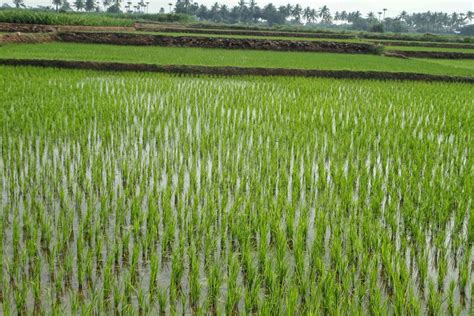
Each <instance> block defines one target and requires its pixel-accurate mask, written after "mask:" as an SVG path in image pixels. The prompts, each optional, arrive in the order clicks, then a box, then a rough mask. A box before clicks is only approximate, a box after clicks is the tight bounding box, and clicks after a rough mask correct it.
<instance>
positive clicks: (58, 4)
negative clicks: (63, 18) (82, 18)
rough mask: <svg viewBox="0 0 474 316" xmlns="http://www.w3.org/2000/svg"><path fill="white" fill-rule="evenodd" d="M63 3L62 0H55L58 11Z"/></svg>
mask: <svg viewBox="0 0 474 316" xmlns="http://www.w3.org/2000/svg"><path fill="white" fill-rule="evenodd" d="M62 3H63V2H62V0H53V4H54V5H55V6H56V12H58V10H59V7H60V6H61V4H62Z"/></svg>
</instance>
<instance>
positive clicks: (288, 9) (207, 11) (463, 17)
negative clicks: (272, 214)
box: [13, 0, 474, 33]
mask: <svg viewBox="0 0 474 316" xmlns="http://www.w3.org/2000/svg"><path fill="white" fill-rule="evenodd" d="M71 1H73V2H72V4H70V3H69V2H68V0H52V3H53V5H54V9H55V10H56V11H58V10H61V11H71V10H76V11H86V12H91V11H99V10H100V7H101V5H102V10H104V11H107V12H111V13H120V12H123V11H125V12H126V13H134V12H136V13H145V12H146V13H148V6H149V2H148V1H145V0H138V1H137V2H135V3H133V2H132V1H131V0H129V1H128V2H125V3H122V1H121V0H71ZM13 3H14V5H15V6H16V7H17V8H20V7H24V0H13ZM169 7H170V8H169V12H171V11H172V10H173V8H172V7H173V3H169ZM173 11H174V13H180V14H187V15H191V16H194V17H196V18H197V19H198V20H200V21H209V22H214V23H226V24H237V23H238V24H267V25H269V26H273V25H286V24H289V25H307V26H318V27H330V28H341V29H353V30H362V31H374V32H384V31H389V32H396V33H402V32H420V33H421V32H422V33H428V32H430V33H453V32H455V31H457V30H459V29H461V28H462V27H464V26H466V25H468V24H470V23H471V22H472V19H473V17H474V13H473V12H472V11H468V12H466V13H464V12H462V13H456V12H453V13H451V14H448V13H445V12H431V11H427V12H422V13H411V14H410V13H408V12H406V11H402V12H400V14H398V15H397V16H395V17H386V12H387V9H386V8H383V9H381V10H379V11H377V12H369V13H367V14H365V15H364V14H362V13H361V12H360V11H352V12H347V11H336V12H334V14H333V13H332V12H331V10H330V9H329V7H328V6H327V5H323V6H321V7H319V8H317V9H315V8H311V7H306V8H304V7H302V6H301V5H299V4H296V5H292V4H287V5H281V6H278V7H277V6H275V5H274V4H273V3H268V4H266V5H265V6H263V7H260V6H259V5H258V4H257V3H256V1H255V0H250V1H249V2H246V1H245V0H239V2H238V3H237V5H235V6H232V7H230V6H227V5H225V4H219V3H217V2H216V3H214V4H213V5H212V6H211V7H209V8H208V7H207V6H205V5H203V4H199V3H197V2H193V1H192V0H178V1H177V2H176V4H175V5H174V10H173ZM160 13H165V9H164V8H161V9H160ZM471 26H472V25H471Z"/></svg>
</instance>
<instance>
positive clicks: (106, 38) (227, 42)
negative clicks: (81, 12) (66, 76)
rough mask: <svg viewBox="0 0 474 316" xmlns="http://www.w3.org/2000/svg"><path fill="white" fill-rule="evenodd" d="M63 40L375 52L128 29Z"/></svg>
mask: <svg viewBox="0 0 474 316" xmlns="http://www.w3.org/2000/svg"><path fill="white" fill-rule="evenodd" d="M58 38H59V39H60V40H61V41H64V42H74V43H100V44H115V45H157V46H177V47H200V48H224V49H252V50H273V51H301V52H330V53H349V54H376V53H377V48H376V46H375V45H372V44H359V43H344V42H325V41H321V42H319V41H289V40H264V39H244V38H242V39H241V38H217V37H201V36H194V37H193V36H164V35H149V34H130V33H93V32H69V33H58Z"/></svg>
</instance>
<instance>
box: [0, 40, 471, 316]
mask: <svg viewBox="0 0 474 316" xmlns="http://www.w3.org/2000/svg"><path fill="white" fill-rule="evenodd" d="M42 46H43V47H48V46H47V45H36V46H34V45H33V46H30V47H27V46H22V47H25V48H24V50H30V51H31V50H32V49H33V48H34V47H42ZM49 47H50V48H54V47H55V46H54V45H53V46H49ZM56 47H59V46H56ZM73 47H74V46H73ZM75 47H81V46H75ZM87 47H89V48H92V47H94V46H84V48H87ZM124 49H126V50H129V55H132V54H133V53H134V52H135V51H133V50H132V51H130V50H131V49H132V48H130V47H124ZM77 50H78V49H76V51H77ZM104 50H105V48H104ZM71 51H72V50H71ZM92 51H94V50H89V53H90V52H92ZM96 51H97V50H96ZM0 73H1V74H2V75H1V76H0V89H1V91H2V92H3V93H1V94H0V126H1V132H0V133H1V134H0V148H1V151H0V181H1V182H0V183H1V184H2V186H1V191H2V197H1V200H0V201H1V204H0V246H1V248H0V256H1V258H0V265H1V266H0V271H1V273H0V290H1V294H2V300H1V303H0V305H1V308H2V314H3V315H10V314H13V315H16V314H23V315H24V314H38V315H41V314H55V315H63V314H72V315H77V314H98V315H100V314H126V315H131V314H133V315H137V314H142V315H148V314H149V315H157V314H159V313H162V314H163V313H166V314H171V315H173V314H191V313H193V314H194V313H195V314H197V315H200V314H212V313H215V314H216V315H222V314H224V313H225V314H227V315H232V314H235V315H239V314H241V315H246V314H251V313H254V314H256V315H322V314H328V315H338V314H339V315H367V314H372V315H386V314H398V315H421V314H429V315H445V314H461V315H467V314H469V311H471V310H472V306H473V305H472V295H473V287H472V286H473V280H474V272H473V268H472V260H473V259H474V246H473V244H474V230H473V229H472V228H473V227H474V214H473V207H472V192H473V190H474V186H473V185H474V182H473V179H474V169H473V168H472V166H473V163H474V160H473V157H474V156H473V154H472V150H473V137H474V131H473V129H472V126H473V122H474V107H473V106H472V99H473V89H472V85H468V84H446V83H420V82H418V83H417V82H396V81H393V82H387V81H357V80H330V79H305V78H279V77H274V78H269V77H233V78H223V77H219V78H215V77H214V78H211V77H205V76H171V75H164V74H147V73H120V74H115V73H109V72H93V71H75V70H57V69H41V68H33V67H0Z"/></svg>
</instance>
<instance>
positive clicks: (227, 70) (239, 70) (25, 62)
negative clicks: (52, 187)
mask: <svg viewBox="0 0 474 316" xmlns="http://www.w3.org/2000/svg"><path fill="white" fill-rule="evenodd" d="M0 65H9V66H37V67H56V68H68V69H92V70H102V71H146V72H163V73H175V74H200V75H201V74H202V75H222V76H243V75H251V76H291V77H295V76H298V77H322V78H340V79H377V80H415V81H439V82H464V83H471V84H474V78H469V77H452V76H440V75H429V74H417V73H406V72H376V71H350V70H312V69H311V70H309V69H283V68H243V67H209V66H184V65H150V64H126V63H110V62H89V61H67V60H39V59H38V60H37V59H0Z"/></svg>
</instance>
